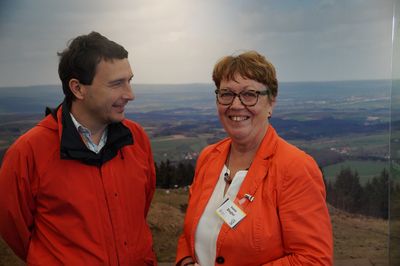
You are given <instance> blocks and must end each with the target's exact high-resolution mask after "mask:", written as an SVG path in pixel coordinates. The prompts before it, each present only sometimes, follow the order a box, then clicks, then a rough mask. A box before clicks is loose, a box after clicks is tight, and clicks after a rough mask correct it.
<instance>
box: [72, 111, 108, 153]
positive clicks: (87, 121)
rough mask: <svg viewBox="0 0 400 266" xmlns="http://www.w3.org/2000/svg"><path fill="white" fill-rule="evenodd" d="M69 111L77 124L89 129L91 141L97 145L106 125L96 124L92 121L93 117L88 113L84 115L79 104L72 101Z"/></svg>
mask: <svg viewBox="0 0 400 266" xmlns="http://www.w3.org/2000/svg"><path fill="white" fill-rule="evenodd" d="M70 112H71V114H72V115H73V116H74V118H75V119H76V121H78V123H79V124H81V125H82V126H84V127H85V128H87V129H89V130H90V134H91V138H92V141H93V143H95V144H96V145H98V144H99V142H100V139H101V137H102V135H103V133H104V130H105V129H106V128H107V125H97V124H96V123H94V119H91V117H90V116H89V115H86V114H85V112H84V111H83V110H81V109H80V108H79V105H74V103H72V105H71V110H70Z"/></svg>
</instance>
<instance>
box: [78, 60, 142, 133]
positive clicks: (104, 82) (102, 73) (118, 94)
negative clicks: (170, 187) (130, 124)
mask: <svg viewBox="0 0 400 266" xmlns="http://www.w3.org/2000/svg"><path fill="white" fill-rule="evenodd" d="M132 77H133V74H132V70H131V67H130V65H129V62H128V59H114V60H109V61H104V60H102V61H100V63H99V64H98V65H97V68H96V73H95V76H94V78H93V82H92V84H91V85H81V86H83V87H84V97H83V100H82V106H81V107H82V108H81V110H82V112H81V113H80V114H79V115H80V116H81V118H82V119H83V121H85V122H86V123H85V124H84V125H85V126H87V127H89V129H91V130H96V129H99V128H102V127H104V126H107V125H108V124H110V123H115V122H120V121H122V120H123V119H124V117H125V115H124V111H125V105H126V104H127V103H128V102H129V101H131V100H133V99H134V94H133V91H132V87H131V84H130V82H131V79H132Z"/></svg>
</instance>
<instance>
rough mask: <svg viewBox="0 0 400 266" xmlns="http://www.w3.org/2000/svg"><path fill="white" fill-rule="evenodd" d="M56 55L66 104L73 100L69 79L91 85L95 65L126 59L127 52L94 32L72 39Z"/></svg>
mask: <svg viewBox="0 0 400 266" xmlns="http://www.w3.org/2000/svg"><path fill="white" fill-rule="evenodd" d="M57 54H58V56H59V57H60V63H59V65H58V75H59V76H60V79H61V82H62V87H63V92H64V95H65V100H66V102H67V103H68V104H71V102H72V101H73V100H74V99H75V96H74V94H73V93H72V92H71V90H70V89H69V81H70V80H71V79H77V80H79V82H80V83H82V84H84V85H91V84H92V81H93V78H94V75H95V74H96V67H97V64H99V63H100V61H101V60H105V61H109V60H110V61H112V60H113V59H124V58H128V51H126V50H125V48H124V47H122V46H121V45H119V44H117V43H115V42H113V41H111V40H109V39H107V38H106V37H104V36H103V35H101V34H100V33H98V32H94V31H93V32H91V33H90V34H88V35H81V36H78V37H76V38H75V39H72V40H71V41H70V42H69V44H68V47H67V48H66V49H65V50H64V51H62V52H60V53H57Z"/></svg>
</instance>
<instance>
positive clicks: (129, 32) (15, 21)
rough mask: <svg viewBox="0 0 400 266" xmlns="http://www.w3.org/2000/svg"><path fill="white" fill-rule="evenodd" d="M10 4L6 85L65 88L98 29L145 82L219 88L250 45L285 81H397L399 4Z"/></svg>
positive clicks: (4, 29) (355, 0) (1, 74)
mask: <svg viewBox="0 0 400 266" xmlns="http://www.w3.org/2000/svg"><path fill="white" fill-rule="evenodd" d="M3 2H4V3H1V4H0V46H1V47H2V49H0V58H1V61H0V86H7V85H31V84H43V83H58V78H57V74H56V68H57V60H58V59H57V56H56V52H57V51H60V50H62V49H64V48H65V46H66V43H67V41H68V40H69V39H71V38H73V37H75V36H77V35H80V34H86V33H88V32H90V31H92V30H96V31H99V32H101V33H102V34H104V35H106V36H107V37H109V38H110V39H112V40H115V41H117V42H119V43H121V44H122V45H124V46H125V47H126V48H127V49H128V51H129V52H130V60H131V64H132V66H133V68H134V72H135V82H140V83H186V82H211V77H210V74H211V70H212V67H213V65H214V63H215V62H216V60H218V59H219V58H220V57H222V56H224V55H227V54H231V53H234V52H235V51H240V50H248V49H255V50H258V51H260V52H261V53H263V54H265V55H266V56H267V57H268V58H270V59H271V61H272V62H273V63H274V64H275V65H276V67H277V69H278V74H279V76H280V78H281V79H282V80H291V81H294V80H326V79H328V80H332V79H366V78H388V77H390V56H391V40H390V38H391V16H392V1H389V0H382V1H376V0H352V1H346V0H318V1H317V0H289V1H268V0H249V1H242V0H233V1H232V0H220V1H213V0H203V1H196V0H169V1H158V0H133V1H132V0H121V1H119V0H116V1H113V2H109V1H94V0H90V1H78V0H70V1H52V0H37V1H28V0H19V1H3ZM21 73H23V77H24V78H23V79H21Z"/></svg>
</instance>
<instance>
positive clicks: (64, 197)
mask: <svg viewBox="0 0 400 266" xmlns="http://www.w3.org/2000/svg"><path fill="white" fill-rule="evenodd" d="M61 110H62V108H59V110H58V112H57V115H56V117H57V121H58V122H57V121H56V120H55V117H53V116H51V115H48V116H47V117H46V118H44V119H43V120H42V121H41V122H40V123H39V124H38V125H37V126H35V127H34V128H33V129H31V130H30V131H28V132H27V133H26V134H24V135H23V136H21V137H20V138H19V139H18V140H17V141H16V142H15V143H14V144H13V145H12V146H11V147H10V148H9V149H8V151H7V153H6V155H5V157H4V160H3V164H2V167H1V169H0V195H1V197H0V233H1V235H2V237H3V238H4V240H5V241H6V242H7V243H8V244H9V246H10V247H11V248H12V249H13V250H14V252H15V253H16V254H17V255H18V256H19V257H21V258H22V259H24V260H26V261H27V263H28V265H46V266H47V265H87V266H88V265H153V264H155V263H156V262H155V254H154V252H153V251H152V236H151V232H150V229H149V227H148V225H147V223H146V215H147V212H148V210H149V206H150V201H151V199H152V196H153V193H154V189H155V171H154V163H153V159H152V153H151V150H150V143H149V140H148V138H147V136H146V135H145V133H144V131H143V129H142V128H141V127H139V126H138V125H137V124H136V123H134V122H131V121H127V120H125V121H123V122H122V124H119V127H118V130H116V131H117V132H114V131H113V132H110V130H109V135H108V136H109V137H108V140H107V143H108V144H110V149H108V150H107V152H106V153H107V154H105V153H103V155H102V158H103V157H104V158H108V159H105V160H106V161H101V162H100V165H91V164H87V163H83V162H82V161H80V160H76V159H71V158H69V159H61V158H60V156H61V157H65V156H67V155H68V154H70V155H71V154H72V155H73V156H75V157H80V156H81V157H82V156H83V154H85V152H86V153H87V152H88V150H84V149H82V147H85V146H80V145H81V144H82V143H80V144H79V142H76V139H74V140H75V142H74V141H72V142H73V144H71V142H70V144H69V146H70V147H69V149H67V150H65V151H64V152H65V153H66V154H63V152H62V151H60V146H61V147H62V145H60V139H62V138H63V137H66V138H71V137H73V136H74V135H75V136H78V140H79V141H80V139H79V135H77V132H76V131H74V130H76V129H75V128H74V125H73V124H72V121H69V124H68V125H69V127H68V128H67V127H66V126H65V121H66V119H67V120H68V117H69V114H68V115H66V116H65V113H64V112H62V111H61ZM69 119H70V117H69ZM61 121H63V122H62V123H61ZM63 134H64V136H62V135H63ZM121 136H122V137H123V139H124V142H123V143H120V144H121V145H120V146H119V148H118V150H114V152H115V153H114V152H113V151H112V149H114V148H115V145H114V143H117V142H118V139H121V138H120V137H121ZM125 137H128V139H130V143H129V144H128V143H127V142H126V141H125V140H126V138H125ZM132 137H133V139H132ZM132 140H133V143H132ZM108 144H106V145H108ZM74 145H75V146H74ZM83 145H84V144H83ZM72 146H74V147H72ZM103 149H104V148H103ZM113 153H114V154H115V156H110V154H113ZM88 154H91V155H92V157H93V156H94V157H95V153H91V152H89V153H88ZM89 157H90V156H89ZM82 160H85V158H84V157H82ZM90 160H92V159H90ZM90 160H89V161H90ZM89 163H93V160H92V161H91V162H89ZM94 163H96V162H94ZM147 263H148V264H147Z"/></svg>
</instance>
